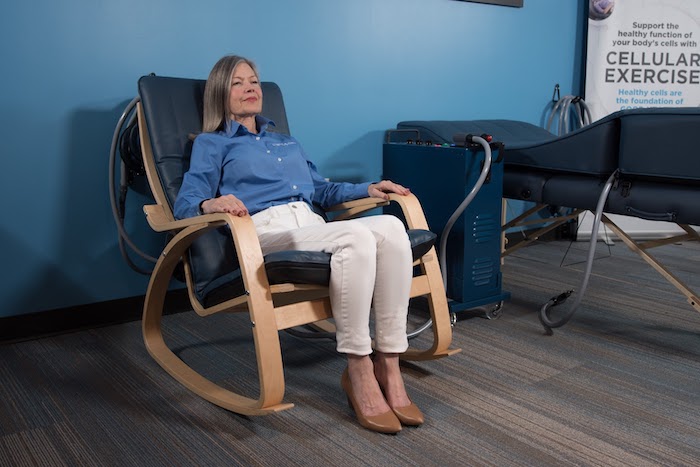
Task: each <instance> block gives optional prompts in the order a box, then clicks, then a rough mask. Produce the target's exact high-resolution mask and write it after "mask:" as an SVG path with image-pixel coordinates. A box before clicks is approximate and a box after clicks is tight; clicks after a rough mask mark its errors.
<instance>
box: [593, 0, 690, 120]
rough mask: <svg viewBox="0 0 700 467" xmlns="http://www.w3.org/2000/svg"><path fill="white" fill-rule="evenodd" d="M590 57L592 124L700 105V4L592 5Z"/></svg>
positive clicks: (602, 1) (651, 0)
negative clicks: (638, 111)
mask: <svg viewBox="0 0 700 467" xmlns="http://www.w3.org/2000/svg"><path fill="white" fill-rule="evenodd" d="M586 55H587V57H586V89H585V100H586V104H588V107H589V109H590V110H591V117H592V120H598V119H599V118H602V117H604V116H605V115H608V114H610V113H613V112H615V111H618V110H622V109H630V108H638V107H688V106H700V0H589V14H588V51H587V54H586Z"/></svg>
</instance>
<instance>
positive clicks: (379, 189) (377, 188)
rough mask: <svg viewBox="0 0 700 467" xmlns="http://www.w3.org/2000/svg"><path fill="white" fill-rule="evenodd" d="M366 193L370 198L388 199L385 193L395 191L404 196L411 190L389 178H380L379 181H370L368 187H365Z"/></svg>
mask: <svg viewBox="0 0 700 467" xmlns="http://www.w3.org/2000/svg"><path fill="white" fill-rule="evenodd" d="M367 193H368V194H369V196H371V197H372V198H382V199H385V200H386V199H389V195H388V194H387V193H396V194H399V195H403V196H405V195H407V194H409V193H411V190H409V189H408V188H406V187H404V186H401V185H399V184H398V183H394V182H392V181H391V180H382V181H381V182H379V183H370V185H369V188H367Z"/></svg>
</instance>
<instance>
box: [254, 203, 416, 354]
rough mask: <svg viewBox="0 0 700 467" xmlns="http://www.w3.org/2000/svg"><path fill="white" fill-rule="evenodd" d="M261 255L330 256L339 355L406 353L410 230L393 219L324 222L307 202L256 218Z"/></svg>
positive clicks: (278, 207)
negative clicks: (290, 252)
mask: <svg viewBox="0 0 700 467" xmlns="http://www.w3.org/2000/svg"><path fill="white" fill-rule="evenodd" d="M253 222H254V223H255V227H256V231H257V233H258V237H259V239H260V245H261V247H262V251H263V254H267V253H271V252H275V251H281V250H308V251H323V252H326V253H331V254H332V257H331V279H330V286H329V292H330V300H331V307H332V308H333V318H334V319H335V325H336V330H337V331H336V339H337V344H338V346H337V349H338V352H342V353H349V354H354V355H369V354H370V353H372V339H371V337H370V309H373V310H374V334H375V336H374V338H375V348H376V350H378V351H380V352H386V353H402V352H405V351H406V349H407V348H408V339H407V337H406V318H407V313H408V300H409V294H410V290H411V280H412V277H413V268H412V263H413V257H412V253H411V245H410V242H409V240H408V235H407V234H406V228H405V227H404V225H403V223H402V222H401V221H400V220H399V219H398V218H396V217H394V216H390V215H379V216H368V217H362V218H358V219H352V220H347V221H337V222H328V223H326V222H325V221H324V220H323V218H322V217H321V216H319V215H318V214H316V213H315V212H313V210H312V209H311V207H310V206H309V205H308V204H306V203H304V202H294V203H290V204H285V205H280V206H273V207H271V208H268V209H265V210H264V211H261V212H258V213H256V214H254V215H253Z"/></svg>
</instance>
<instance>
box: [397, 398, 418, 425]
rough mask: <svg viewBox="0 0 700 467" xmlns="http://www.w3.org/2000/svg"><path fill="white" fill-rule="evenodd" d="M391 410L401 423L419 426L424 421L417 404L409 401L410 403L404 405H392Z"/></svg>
mask: <svg viewBox="0 0 700 467" xmlns="http://www.w3.org/2000/svg"><path fill="white" fill-rule="evenodd" d="M391 410H392V411H393V412H394V414H395V415H396V418H398V419H399V420H400V421H401V423H403V424H404V425H409V426H420V425H422V424H423V422H425V417H423V413H422V412H421V411H420V409H419V408H418V406H417V405H416V404H414V403H413V401H411V404H410V405H407V406H405V407H392V408H391Z"/></svg>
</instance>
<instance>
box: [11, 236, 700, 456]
mask: <svg viewBox="0 0 700 467" xmlns="http://www.w3.org/2000/svg"><path fill="white" fill-rule="evenodd" d="M585 248H586V245H585V244H578V243H576V244H573V245H571V246H570V244H569V243H568V242H564V241H554V242H546V243H544V242H543V243H536V244H533V245H531V246H529V247H527V248H524V249H522V250H520V251H519V252H517V253H516V254H515V255H514V256H510V257H508V258H507V259H506V262H505V265H504V266H503V268H502V270H503V278H504V280H503V284H504V290H507V291H509V292H510V293H511V294H512V298H511V299H510V300H509V301H507V302H506V303H505V304H504V306H503V310H502V314H501V317H500V318H499V319H495V320H489V319H484V318H481V317H472V315H471V314H467V313H465V314H463V315H460V317H462V318H464V319H460V320H459V321H458V322H457V323H456V325H455V327H454V346H455V347H460V348H461V349H462V352H461V353H459V354H457V355H455V356H452V357H449V358H445V359H442V360H438V361H433V362H422V363H406V364H405V365H404V371H405V378H406V383H407V387H408V390H409V393H410V395H411V397H412V399H413V400H414V402H415V403H416V404H417V405H419V406H420V407H421V409H422V410H423V412H424V413H425V415H426V417H427V421H426V423H425V425H423V426H422V427H419V428H405V429H404V430H403V431H402V432H401V433H399V434H398V435H395V436H392V435H380V434H376V433H372V432H369V431H367V430H365V429H363V428H361V427H360V426H359V425H358V424H357V423H356V420H355V418H354V415H353V413H352V411H351V410H350V409H349V408H348V406H347V403H346V400H345V395H344V394H343V392H342V391H341V389H340V385H339V378H340V373H341V371H342V370H343V368H344V361H343V358H341V356H339V355H338V354H336V353H335V350H334V345H333V343H332V342H330V341H325V340H324V341H321V340H313V341H310V340H300V339H298V338H295V337H293V336H290V335H288V334H286V333H282V334H281V339H282V346H283V353H284V361H285V373H286V378H287V381H286V382H287V391H286V401H288V402H292V403H294V404H295V407H294V408H293V409H291V410H288V411H285V412H282V413H280V414H276V415H271V416H266V417H253V418H249V417H243V416H239V415H236V414H233V413H230V412H227V411H225V410H223V409H220V408H218V407H216V406H214V405H212V404H209V403H207V402H206V401H203V400H201V399H199V398H198V397H196V396H194V395H193V394H191V393H190V392H188V391H187V390H186V389H184V388H183V387H181V386H179V385H178V384H176V383H175V382H174V381H173V380H172V378H170V377H169V376H168V375H167V374H166V373H165V372H164V371H163V370H162V369H161V368H160V367H159V366H158V365H157V364H156V363H155V362H154V361H153V360H151V359H150V357H149V356H148V355H147V353H146V350H145V348H144V346H143V343H142V339H141V334H140V331H141V330H140V323H139V322H131V323H126V324H121V325H116V326H110V327H103V328H99V329H91V330H86V331H80V332H75V333H71V334H64V335H60V336H54V337H48V338H43V339H38V340H33V341H27V342H20V343H13V344H7V345H2V346H0V465H3V466H19V465H31V466H35V465H41V466H44V465H70V466H75V465H89V466H99V465H105V466H122V465H123V466H131V465H138V466H141V465H154V466H160V465H163V466H165V465H168V466H170V465H319V466H321V465H323V466H325V465H342V466H359V465H381V466H392V465H397V466H398V465H420V466H433V465H434V466H445V465H498V466H504V465H538V466H539V465H552V466H555V465H556V466H559V465H604V466H614V465H626V466H637V467H638V466H646V465H682V466H690V465H698V463H699V460H700V411H699V410H698V408H699V407H700V314H699V313H698V312H696V311H695V310H694V309H693V308H692V307H691V306H690V305H689V304H688V303H687V302H686V300H685V298H684V297H683V296H682V295H681V294H680V293H679V292H677V291H676V289H675V288H673V287H672V286H671V285H670V284H668V283H667V282H666V281H665V280H664V279H663V278H662V277H661V276H660V275H659V274H658V273H656V272H655V271H654V270H653V269H652V268H651V267H649V266H648V265H647V264H646V263H644V262H643V261H642V260H641V259H640V258H639V257H638V256H636V255H635V254H634V253H632V252H630V251H629V250H628V249H627V248H626V247H625V246H624V245H622V244H616V245H615V246H612V247H610V248H608V247H606V246H605V245H604V244H602V243H600V244H599V248H598V255H597V256H598V258H597V259H596V261H595V263H594V267H593V271H594V274H593V276H592V277H591V281H590V285H589V289H588V292H587V294H586V296H585V298H584V300H583V303H582V305H581V307H580V309H579V310H578V312H577V313H576V315H575V316H574V317H573V319H572V320H571V322H570V323H568V324H567V325H566V326H564V327H563V328H560V329H557V330H555V332H554V335H553V336H545V335H544V334H543V330H542V327H541V326H540V324H539V322H538V320H537V316H536V311H537V310H538V309H539V307H540V306H541V304H542V303H543V302H544V301H546V300H547V299H549V298H550V297H551V296H553V295H556V294H558V293H560V292H562V291H563V290H566V289H568V288H576V287H578V284H579V281H580V278H581V273H582V271H583V268H584V264H583V263H582V261H583V260H584V258H585ZM653 254H655V255H657V256H659V257H660V258H663V259H664V261H665V262H666V263H667V264H669V265H670V267H671V268H673V269H674V272H675V273H676V274H677V276H678V277H679V278H681V279H682V280H684V281H686V282H687V283H688V284H689V285H691V286H692V287H694V288H695V290H700V277H699V276H700V274H698V271H700V246H698V245H697V244H695V245H694V244H684V245H672V246H668V247H663V248H660V249H657V250H654V251H653ZM564 306H567V305H562V307H564ZM245 321H246V320H245V317H244V316H241V315H227V316H215V317H210V318H199V317H197V316H196V315H195V314H194V313H180V314H175V315H169V316H166V317H165V318H164V323H165V328H166V339H167V340H168V342H169V343H170V344H171V346H172V347H174V348H175V349H176V351H177V353H178V354H179V355H180V356H181V357H182V358H183V359H185V360H186V361H187V362H189V363H190V364H192V365H193V366H196V367H197V368H199V369H201V370H202V371H203V373H205V374H206V375H208V376H210V377H212V378H214V379H216V380H217V381H219V382H220V383H221V384H224V385H230V386H232V387H235V388H237V389H240V390H243V391H246V390H248V391H251V393H252V391H253V390H254V386H253V384H252V383H254V382H255V381H257V379H256V374H255V372H256V370H255V364H254V360H253V353H252V346H251V345H250V343H251V342H250V333H249V332H248V331H247V330H246V329H245ZM426 334H427V333H426ZM202 341H205V342H208V343H207V344H203V343H202ZM427 342H428V336H427V335H421V336H419V337H418V338H416V339H415V340H414V341H412V343H413V345H417V346H421V345H427Z"/></svg>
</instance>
